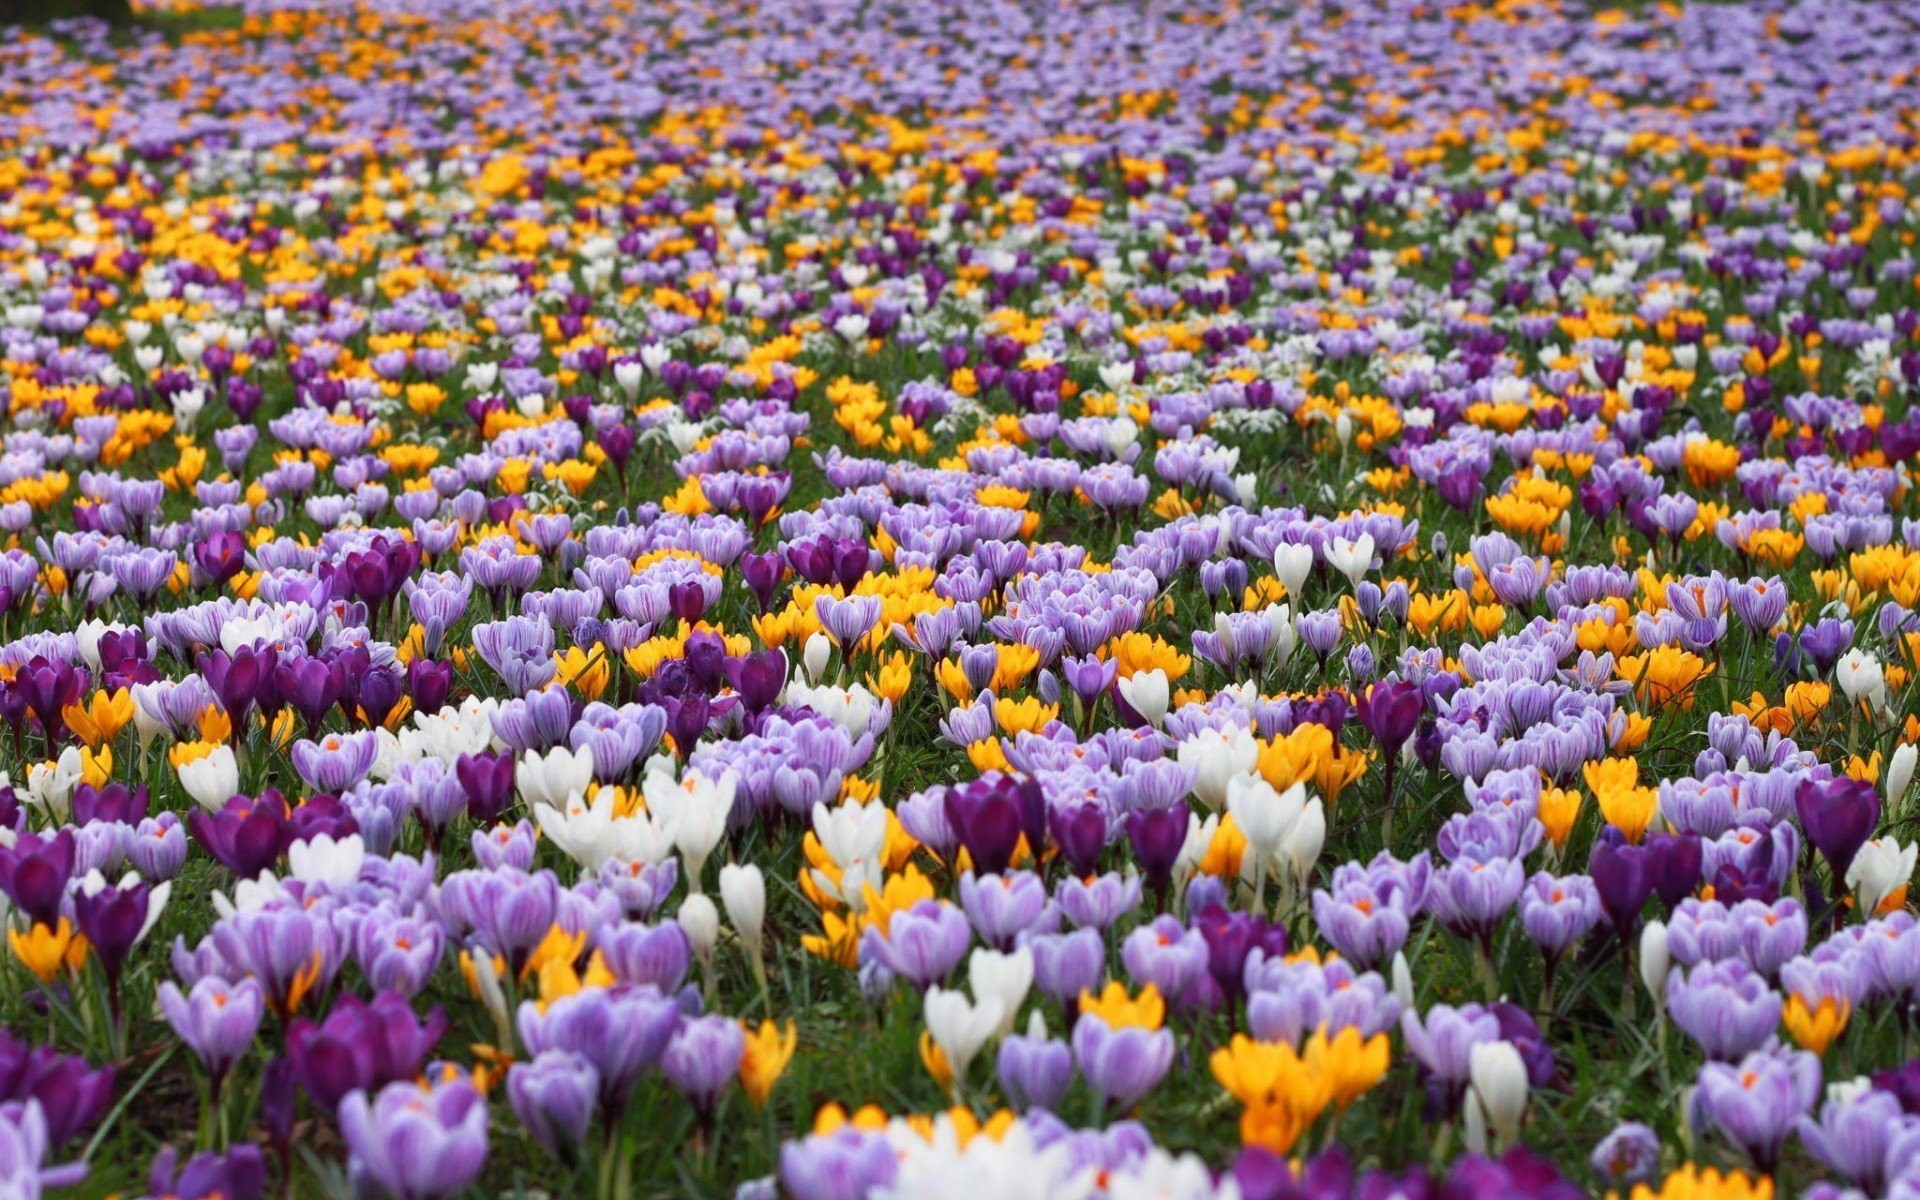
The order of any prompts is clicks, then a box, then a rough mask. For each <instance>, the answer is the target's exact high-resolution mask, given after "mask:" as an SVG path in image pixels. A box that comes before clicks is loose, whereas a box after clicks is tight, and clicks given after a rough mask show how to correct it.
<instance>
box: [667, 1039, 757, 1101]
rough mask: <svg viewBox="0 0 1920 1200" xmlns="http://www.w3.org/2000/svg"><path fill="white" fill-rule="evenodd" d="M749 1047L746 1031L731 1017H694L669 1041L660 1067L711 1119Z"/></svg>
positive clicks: (682, 1092) (679, 1089)
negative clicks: (743, 1031) (715, 1107)
mask: <svg viewBox="0 0 1920 1200" xmlns="http://www.w3.org/2000/svg"><path fill="white" fill-rule="evenodd" d="M746 1048H747V1042H746V1035H745V1034H744V1033H742V1032H741V1030H740V1023H739V1022H738V1021H735V1020H733V1019H732V1018H731V1017H690V1018H688V1019H687V1020H685V1021H682V1022H681V1023H680V1028H679V1029H677V1030H675V1031H674V1034H673V1040H671V1041H669V1042H668V1043H667V1050H666V1053H665V1054H664V1055H662V1056H661V1059H660V1070H661V1073H662V1074H664V1075H665V1076H666V1077H667V1082H668V1083H671V1084H672V1085H673V1086H674V1088H675V1089H676V1090H678V1091H679V1093H680V1094H681V1095H682V1096H685V1097H686V1098H687V1100H688V1101H689V1102H690V1103H692V1105H693V1107H694V1111H696V1112H697V1113H699V1114H700V1116H701V1118H702V1119H711V1118H712V1116H713V1109H714V1105H715V1104H717V1103H718V1102H719V1100H720V1094H721V1093H722V1092H724V1091H726V1089H727V1084H728V1083H730V1082H732V1080H733V1077H734V1074H735V1073H736V1072H737V1071H739V1069H740V1059H741V1057H742V1056H743V1055H744V1054H745V1053H746Z"/></svg>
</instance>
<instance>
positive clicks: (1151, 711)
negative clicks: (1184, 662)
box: [1115, 667, 1173, 728]
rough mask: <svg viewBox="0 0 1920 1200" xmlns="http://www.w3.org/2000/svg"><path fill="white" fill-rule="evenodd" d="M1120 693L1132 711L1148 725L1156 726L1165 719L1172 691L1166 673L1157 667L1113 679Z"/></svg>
mask: <svg viewBox="0 0 1920 1200" xmlns="http://www.w3.org/2000/svg"><path fill="white" fill-rule="evenodd" d="M1115 686H1116V687H1118V688H1119V689H1120V695H1121V697H1122V698H1123V699H1125V700H1126V702H1127V703H1128V705H1130V706H1131V707H1132V708H1133V711H1135V712H1137V713H1139V714H1140V716H1141V717H1142V718H1143V719H1144V720H1145V721H1146V722H1147V723H1148V724H1150V725H1152V726H1154V727H1155V728H1158V727H1159V725H1160V722H1162V721H1164V720H1166V717H1167V706H1168V705H1169V704H1170V703H1171V702H1172V697H1173V691H1172V688H1171V686H1170V685H1169V684H1168V682H1167V673H1166V672H1165V671H1163V670H1161V669H1160V668H1159V667H1155V668H1153V669H1152V670H1151V671H1135V672H1134V673H1133V674H1132V675H1129V676H1126V677H1124V678H1121V679H1119V680H1116V681H1115Z"/></svg>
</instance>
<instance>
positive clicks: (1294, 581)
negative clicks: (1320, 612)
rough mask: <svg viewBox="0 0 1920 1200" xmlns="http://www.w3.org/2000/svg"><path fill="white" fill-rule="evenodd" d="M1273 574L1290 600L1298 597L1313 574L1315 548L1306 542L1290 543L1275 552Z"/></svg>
mask: <svg viewBox="0 0 1920 1200" xmlns="http://www.w3.org/2000/svg"><path fill="white" fill-rule="evenodd" d="M1273 572H1274V574H1275V575H1276V576H1278V577H1279V579H1280V586H1281V587H1283V588H1285V589H1287V596H1288V597H1289V598H1292V597H1295V596H1298V595H1299V594H1300V589H1301V588H1302V587H1304V586H1305V585H1306V582H1307V576H1308V575H1311V574H1312V573H1313V547H1312V546H1309V545H1307V544H1306V543H1304V542H1289V543H1287V544H1285V545H1283V546H1281V547H1280V548H1279V549H1277V550H1275V551H1274V552H1273Z"/></svg>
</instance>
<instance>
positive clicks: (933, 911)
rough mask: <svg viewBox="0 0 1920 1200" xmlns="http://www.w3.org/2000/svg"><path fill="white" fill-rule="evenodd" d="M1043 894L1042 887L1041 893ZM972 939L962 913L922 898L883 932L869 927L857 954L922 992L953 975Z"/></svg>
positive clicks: (896, 917)
mask: <svg viewBox="0 0 1920 1200" xmlns="http://www.w3.org/2000/svg"><path fill="white" fill-rule="evenodd" d="M1045 895H1046V892H1045V889H1042V890H1041V896H1042V897H1043V898H1044V897H1045ZM972 941H973V931H972V929H971V928H969V927H968V924H967V918H966V914H965V913H963V912H962V911H961V910H960V909H958V908H956V907H955V906H953V905H951V904H944V903H941V902H940V901H938V900H921V901H919V902H918V903H916V904H915V905H914V906H913V907H912V908H909V909H906V910H905V911H903V912H897V913H894V914H893V915H892V916H891V917H889V918H888V920H887V931H886V932H885V933H881V932H880V931H879V930H878V929H877V928H872V927H869V928H868V930H867V932H866V935H865V937H864V938H863V940H862V941H861V943H860V956H861V958H862V959H863V960H864V959H872V960H873V961H875V962H878V963H879V964H880V965H882V966H884V967H885V968H887V970H889V971H891V972H893V973H894V974H895V975H898V976H899V977H900V978H902V979H905V980H906V981H907V982H909V983H911V984H913V986H915V987H917V988H919V989H920V990H921V991H923V992H924V991H926V990H927V989H928V988H930V987H932V986H933V985H934V984H936V983H942V982H944V981H945V980H946V978H947V976H949V975H951V974H953V969H954V968H955V967H957V966H959V965H960V960H961V959H962V958H964V957H966V953H967V946H968V945H969V944H970V943H971V942H972Z"/></svg>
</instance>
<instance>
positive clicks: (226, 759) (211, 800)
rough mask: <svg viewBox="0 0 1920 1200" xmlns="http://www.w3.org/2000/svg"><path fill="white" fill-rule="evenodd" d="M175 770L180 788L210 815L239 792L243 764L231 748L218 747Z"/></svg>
mask: <svg viewBox="0 0 1920 1200" xmlns="http://www.w3.org/2000/svg"><path fill="white" fill-rule="evenodd" d="M176 770H177V773H178V774H179V776H180V786H181V787H182V788H184V789H186V793H187V795H189V796H192V797H193V800H194V803H196V804H198V805H199V806H200V807H201V808H204V809H206V810H207V811H208V812H218V811H219V810H220V808H221V806H222V805H224V804H226V802H227V800H228V798H229V797H231V796H233V795H234V793H236V792H238V791H239V790H240V764H239V762H237V761H236V760H235V759H234V757H233V748H232V747H231V746H215V747H214V748H213V749H212V750H211V751H210V752H208V753H206V754H203V755H201V756H200V757H199V758H196V759H194V760H193V761H192V762H185V763H181V764H180V766H179V767H178V768H177V769H176Z"/></svg>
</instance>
